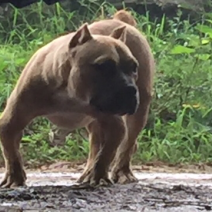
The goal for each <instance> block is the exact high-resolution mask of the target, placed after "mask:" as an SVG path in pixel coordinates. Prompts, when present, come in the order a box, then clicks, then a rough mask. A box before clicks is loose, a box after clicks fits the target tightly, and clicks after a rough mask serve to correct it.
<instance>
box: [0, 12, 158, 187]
mask: <svg viewBox="0 0 212 212" xmlns="http://www.w3.org/2000/svg"><path fill="white" fill-rule="evenodd" d="M124 14H125V16H126V17H125V18H124V19H122V20H124V21H125V22H127V23H128V21H127V20H128V18H130V20H132V19H133V18H132V17H131V16H130V14H129V13H127V12H124V11H122V18H123V15H124ZM127 23H124V22H123V21H120V20H118V16H116V15H115V16H114V18H113V19H111V20H103V21H98V22H95V23H93V24H91V25H90V26H88V25H87V24H84V25H83V26H81V27H80V28H79V29H78V30H77V31H76V32H74V33H70V34H67V35H64V36H61V37H59V38H57V39H55V40H53V41H52V42H50V43H49V44H47V45H46V46H44V47H42V48H41V49H39V50H38V51H37V52H36V53H35V54H34V55H33V57H32V58H31V59H30V61H29V62H28V64H27V65H26V67H25V68H24V70H23V72H22V74H21V76H20V78H19V80H18V82H17V85H16V87H15V89H14V90H13V92H12V94H11V96H10V97H9V99H8V101H7V105H6V108H5V110H4V112H3V114H2V116H1V119H0V139H1V144H2V151H3V154H4V159H5V165H6V173H5V177H4V179H3V181H2V182H1V186H2V187H14V186H22V185H24V184H25V181H26V174H25V172H24V169H23V165H22V160H21V155H20V152H19V145H20V141H21V137H22V130H23V129H24V128H25V127H26V125H27V124H28V123H29V122H30V121H31V120H32V119H34V118H35V117H38V116H44V117H46V118H48V119H49V120H50V121H52V122H53V123H54V124H56V125H58V126H62V127H64V128H69V129H76V128H81V127H86V128H87V130H88V132H89V135H90V153H89V158H88V161H87V166H86V168H85V170H84V172H83V174H82V176H81V177H80V178H79V180H78V182H79V183H88V184H92V185H98V184H101V183H103V184H107V183H111V180H110V179H111V178H112V180H113V181H115V182H119V183H127V182H132V181H135V180H136V178H135V177H134V175H133V173H132V171H131V168H130V159H131V156H132V154H133V153H134V152H135V150H136V138H137V136H138V134H139V132H140V131H141V130H142V128H143V127H144V125H145V123H146V119H147V115H148V110H149V105H150V101H151V92H152V76H153V71H154V61H153V56H152V53H151V51H150V47H149V45H148V43H147V41H146V39H145V38H144V36H142V35H141V34H140V32H139V31H138V30H137V29H136V28H135V27H134V26H131V25H129V24H127ZM129 23H131V22H129ZM38 154H39V153H38ZM112 161H114V162H113V167H112V176H111V178H110V177H109V175H108V171H109V167H110V165H111V163H112Z"/></svg>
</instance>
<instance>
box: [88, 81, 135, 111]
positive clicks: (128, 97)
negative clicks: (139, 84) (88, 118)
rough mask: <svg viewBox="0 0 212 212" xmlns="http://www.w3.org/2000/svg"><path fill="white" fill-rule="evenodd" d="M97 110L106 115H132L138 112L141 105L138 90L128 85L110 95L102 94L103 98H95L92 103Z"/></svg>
mask: <svg viewBox="0 0 212 212" xmlns="http://www.w3.org/2000/svg"><path fill="white" fill-rule="evenodd" d="M90 104H91V105H93V106H95V107H96V109H97V110H99V111H101V112H104V113H111V114H117V115H126V114H129V115H132V114H134V113H135V112H136V110H137V108H138V104H139V97H138V91H137V88H136V87H135V86H133V85H128V86H126V87H124V88H122V89H120V90H118V91H117V92H113V93H111V94H110V95H108V94H101V97H99V98H98V97H96V98H93V99H92V100H91V102H90Z"/></svg>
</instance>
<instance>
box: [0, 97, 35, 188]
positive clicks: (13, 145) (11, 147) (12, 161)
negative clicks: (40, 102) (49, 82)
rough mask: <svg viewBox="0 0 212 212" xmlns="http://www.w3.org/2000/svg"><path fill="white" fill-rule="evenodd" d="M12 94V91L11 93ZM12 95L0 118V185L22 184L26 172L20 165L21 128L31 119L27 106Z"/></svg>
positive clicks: (12, 185)
mask: <svg viewBox="0 0 212 212" xmlns="http://www.w3.org/2000/svg"><path fill="white" fill-rule="evenodd" d="M13 94H14V93H13ZM14 96H15V95H12V98H10V99H9V100H8V102H7V106H6V108H5V110H4V112H3V114H2V116H1V118H0V140H1V149H2V152H3V156H4V160H5V169H6V173H5V176H4V179H3V180H2V182H1V183H0V187H5V188H7V187H16V186H23V185H24V184H25V181H26V174H25V172H24V169H23V165H22V158H21V155H20V152H19V146H20V141H21V137H22V130H23V129H24V128H25V126H26V125H27V124H28V123H29V122H30V121H31V120H32V116H30V113H29V107H27V106H26V105H24V102H21V100H18V99H17V98H13V97H14Z"/></svg>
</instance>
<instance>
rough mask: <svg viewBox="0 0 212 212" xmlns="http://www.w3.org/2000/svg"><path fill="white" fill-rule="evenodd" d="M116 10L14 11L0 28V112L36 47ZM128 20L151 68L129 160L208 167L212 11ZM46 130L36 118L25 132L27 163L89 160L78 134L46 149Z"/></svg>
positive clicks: (38, 6) (211, 140)
mask: <svg viewBox="0 0 212 212" xmlns="http://www.w3.org/2000/svg"><path fill="white" fill-rule="evenodd" d="M86 7H87V9H86V10H85V8H86ZM83 8H84V10H83ZM83 11H84V12H83ZM85 11H86V12H85ZM114 11H115V8H114V7H113V6H111V5H109V4H102V5H101V7H100V6H99V5H97V4H94V3H93V4H92V5H82V6H81V9H80V10H77V11H73V12H67V11H65V10H64V9H63V8H62V7H61V6H60V5H59V4H56V5H54V6H53V7H52V8H47V7H46V6H45V5H43V4H42V3H38V4H34V5H32V6H29V7H27V8H24V9H19V10H18V9H15V8H13V9H12V10H11V11H10V13H9V14H7V18H6V19H4V20H1V23H0V93H1V95H0V112H1V111H2V110H3V108H4V106H5V102H6V99H7V98H8V96H9V94H10V93H11V90H12V89H13V87H14V85H15V83H16V80H17V79H18V77H19V75H20V72H21V70H22V69H23V67H24V65H25V64H26V62H27V61H28V59H29V58H30V57H31V55H32V54H33V53H34V52H35V51H36V50H37V49H38V48H40V47H41V46H43V45H44V44H45V43H47V42H48V41H50V40H52V39H54V38H55V37H57V36H58V35H60V34H63V33H64V32H66V31H72V30H74V29H76V28H77V27H78V26H80V24H82V23H83V22H85V21H88V22H91V21H93V20H95V19H100V18H101V17H103V16H104V14H108V13H110V14H113V12H114ZM134 15H135V17H136V19H137V21H138V27H139V29H140V30H141V31H142V32H143V33H144V34H145V35H146V36H147V38H148V40H149V42H150V44H151V47H152V50H153V52H154V55H155V59H156V64H157V71H156V77H155V88H154V89H155V90H154V98H153V102H152V105H151V111H150V115H149V120H148V124H147V126H146V128H145V129H144V131H143V132H142V133H141V134H140V136H139V139H138V142H139V149H138V151H137V153H136V155H135V157H134V160H135V161H142V162H149V161H164V162H169V163H181V162H190V163H196V162H211V161H212V134H211V133H212V110H211V105H212V98H211V97H212V86H211V84H212V70H211V67H212V64H211V61H212V60H211V55H212V14H204V15H203V16H202V18H201V19H200V20H199V21H198V22H196V23H194V24H191V23H190V21H189V20H185V21H181V19H180V14H179V16H178V17H176V18H175V19H174V20H168V19H167V18H166V17H165V16H164V17H163V18H162V20H159V21H158V20H156V21H155V22H154V23H153V22H150V20H149V16H148V13H147V14H146V15H138V14H134ZM49 129H50V125H49V122H48V121H46V120H45V119H42V118H38V119H36V120H34V121H33V123H31V124H30V126H28V127H27V129H26V130H25V135H24V137H23V142H22V147H21V148H22V152H23V155H24V159H25V161H27V164H34V165H35V164H39V163H44V162H51V161H54V160H58V159H60V160H71V161H73V160H84V159H85V158H86V157H87V153H88V149H89V143H88V141H87V140H86V139H85V138H83V137H82V136H81V135H80V133H78V132H76V133H73V134H72V135H70V136H69V137H68V138H67V141H66V144H65V146H64V147H60V148H58V147H50V146H49V143H48V132H49ZM0 160H1V161H2V158H0Z"/></svg>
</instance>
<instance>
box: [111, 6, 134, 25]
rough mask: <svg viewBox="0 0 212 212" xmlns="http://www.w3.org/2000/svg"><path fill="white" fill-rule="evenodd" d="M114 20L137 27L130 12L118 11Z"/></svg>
mask: <svg viewBox="0 0 212 212" xmlns="http://www.w3.org/2000/svg"><path fill="white" fill-rule="evenodd" d="M113 19H114V20H119V21H122V22H125V23H127V24H129V25H131V26H134V27H136V25H137V23H136V21H135V19H134V17H133V16H132V15H131V14H130V12H128V11H126V10H119V11H117V12H116V13H115V14H114V16H113Z"/></svg>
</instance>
